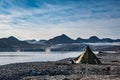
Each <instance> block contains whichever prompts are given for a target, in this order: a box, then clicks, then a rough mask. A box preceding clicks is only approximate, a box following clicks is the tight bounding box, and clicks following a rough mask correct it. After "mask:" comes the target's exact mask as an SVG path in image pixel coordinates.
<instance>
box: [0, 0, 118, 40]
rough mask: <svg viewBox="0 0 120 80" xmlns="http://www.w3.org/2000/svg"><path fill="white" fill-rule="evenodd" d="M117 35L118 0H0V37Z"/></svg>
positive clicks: (113, 36)
mask: <svg viewBox="0 0 120 80" xmlns="http://www.w3.org/2000/svg"><path fill="white" fill-rule="evenodd" d="M61 34H66V35H68V36H70V37H71V38H73V39H76V38H77V37H81V38H88V37H90V36H92V35H96V36H98V37H100V38H104V37H110V38H114V39H116V38H120V0H0V37H8V36H11V35H13V36H16V37H17V38H19V39H22V40H25V39H37V40H39V39H49V38H52V37H54V36H57V35H61Z"/></svg>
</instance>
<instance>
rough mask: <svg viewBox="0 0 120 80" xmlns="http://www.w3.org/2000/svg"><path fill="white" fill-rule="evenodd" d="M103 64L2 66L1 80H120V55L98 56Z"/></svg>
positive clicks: (66, 60)
mask: <svg viewBox="0 0 120 80" xmlns="http://www.w3.org/2000/svg"><path fill="white" fill-rule="evenodd" d="M98 58H99V59H100V60H101V61H102V64H99V65H91V64H70V63H69V60H70V59H72V58H68V59H64V60H59V61H54V62H29V63H14V64H8V65H2V66H0V80H120V53H113V54H112V53H110V54H108V53H104V54H101V55H98Z"/></svg>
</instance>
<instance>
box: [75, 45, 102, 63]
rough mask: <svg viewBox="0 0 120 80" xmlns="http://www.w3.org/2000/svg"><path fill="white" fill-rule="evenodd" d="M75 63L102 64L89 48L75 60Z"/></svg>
mask: <svg viewBox="0 0 120 80" xmlns="http://www.w3.org/2000/svg"><path fill="white" fill-rule="evenodd" d="M73 61H74V62H75V63H80V64H82V63H83V64H84V63H85V64H100V63H101V61H100V60H99V59H98V58H97V57H96V55H95V54H94V53H93V52H92V51H91V49H90V48H89V46H87V48H86V49H85V51H84V52H83V53H82V54H81V55H80V56H78V57H77V58H75V59H74V60H73Z"/></svg>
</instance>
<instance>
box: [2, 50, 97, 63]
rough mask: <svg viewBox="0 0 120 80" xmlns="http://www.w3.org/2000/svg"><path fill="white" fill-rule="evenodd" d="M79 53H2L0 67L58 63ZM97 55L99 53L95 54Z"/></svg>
mask: <svg viewBox="0 0 120 80" xmlns="http://www.w3.org/2000/svg"><path fill="white" fill-rule="evenodd" d="M81 53H82V52H81V51H78V52H0V65H5V64H10V63H23V62H38V61H39V62H40V61H57V60H60V59H65V58H69V57H77V56H79V55H80V54H81ZM95 53H97V52H95Z"/></svg>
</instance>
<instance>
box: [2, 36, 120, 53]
mask: <svg viewBox="0 0 120 80" xmlns="http://www.w3.org/2000/svg"><path fill="white" fill-rule="evenodd" d="M108 42H109V43H110V42H120V39H110V38H103V39H99V38H98V37H97V36H91V37H90V38H89V39H82V38H77V39H76V40H74V39H71V38H70V37H68V36H67V35H65V34H62V35H60V36H56V37H54V38H51V39H49V40H39V41H36V40H25V41H21V40H18V39H17V38H15V37H14V36H10V37H8V38H0V51H18V50H20V51H45V49H46V48H47V47H48V46H54V45H57V44H73V43H75V44H76V43H78V44H79V43H108ZM67 46H68V45H67ZM71 46H72V48H74V46H75V45H71ZM62 47H63V46H61V48H62ZM68 47H69V46H68ZM77 47H78V46H77Z"/></svg>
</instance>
